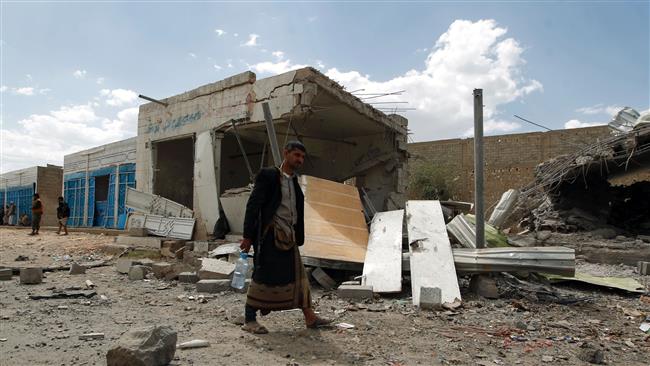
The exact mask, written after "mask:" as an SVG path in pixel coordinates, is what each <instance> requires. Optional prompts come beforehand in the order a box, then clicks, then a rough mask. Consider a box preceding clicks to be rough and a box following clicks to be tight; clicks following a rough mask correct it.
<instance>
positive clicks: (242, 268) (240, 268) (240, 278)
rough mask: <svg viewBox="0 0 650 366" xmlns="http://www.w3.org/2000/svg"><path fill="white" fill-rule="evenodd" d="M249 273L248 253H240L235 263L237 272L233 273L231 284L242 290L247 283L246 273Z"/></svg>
mask: <svg viewBox="0 0 650 366" xmlns="http://www.w3.org/2000/svg"><path fill="white" fill-rule="evenodd" d="M247 273H248V253H244V252H241V253H239V259H238V260H237V263H236V264H235V273H234V274H233V275H232V283H231V284H230V286H232V287H233V288H236V289H237V290H242V289H243V288H244V286H245V285H246V274H247Z"/></svg>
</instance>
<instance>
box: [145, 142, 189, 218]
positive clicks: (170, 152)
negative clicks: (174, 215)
mask: <svg viewBox="0 0 650 366" xmlns="http://www.w3.org/2000/svg"><path fill="white" fill-rule="evenodd" d="M153 148H154V149H155V151H154V154H155V160H154V161H155V163H154V164H155V165H154V180H153V193H154V194H157V195H160V196H162V197H165V198H167V199H170V200H172V201H174V202H177V203H180V204H182V205H184V206H187V207H189V208H193V206H194V205H193V201H194V183H193V182H194V138H193V137H186V138H180V139H174V140H169V141H160V142H156V143H154V144H153Z"/></svg>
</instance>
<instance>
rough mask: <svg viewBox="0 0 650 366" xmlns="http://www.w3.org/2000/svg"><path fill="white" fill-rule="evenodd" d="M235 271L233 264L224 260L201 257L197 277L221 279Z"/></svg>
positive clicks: (226, 277) (228, 276)
mask: <svg viewBox="0 0 650 366" xmlns="http://www.w3.org/2000/svg"><path fill="white" fill-rule="evenodd" d="M234 271H235V265H234V264H232V263H229V262H226V261H222V260H219V259H211V258H201V269H199V273H198V275H199V279H202V280H221V279H228V278H230V276H231V275H232V273H233V272H234Z"/></svg>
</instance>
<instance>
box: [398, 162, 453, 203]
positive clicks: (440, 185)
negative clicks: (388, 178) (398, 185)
mask: <svg viewBox="0 0 650 366" xmlns="http://www.w3.org/2000/svg"><path fill="white" fill-rule="evenodd" d="M414 170H415V171H414V172H412V173H411V175H410V177H409V188H408V197H409V199H412V200H448V199H450V198H451V197H452V196H453V192H452V191H451V189H452V188H451V187H452V181H453V176H452V175H451V174H450V172H449V171H448V170H447V169H445V168H442V167H440V166H435V165H431V164H418V166H417V167H416V168H415V169H414Z"/></svg>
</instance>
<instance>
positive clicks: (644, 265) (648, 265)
mask: <svg viewBox="0 0 650 366" xmlns="http://www.w3.org/2000/svg"><path fill="white" fill-rule="evenodd" d="M637 266H638V269H639V274H640V275H642V276H648V275H650V262H644V261H639V263H638V264H637Z"/></svg>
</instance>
